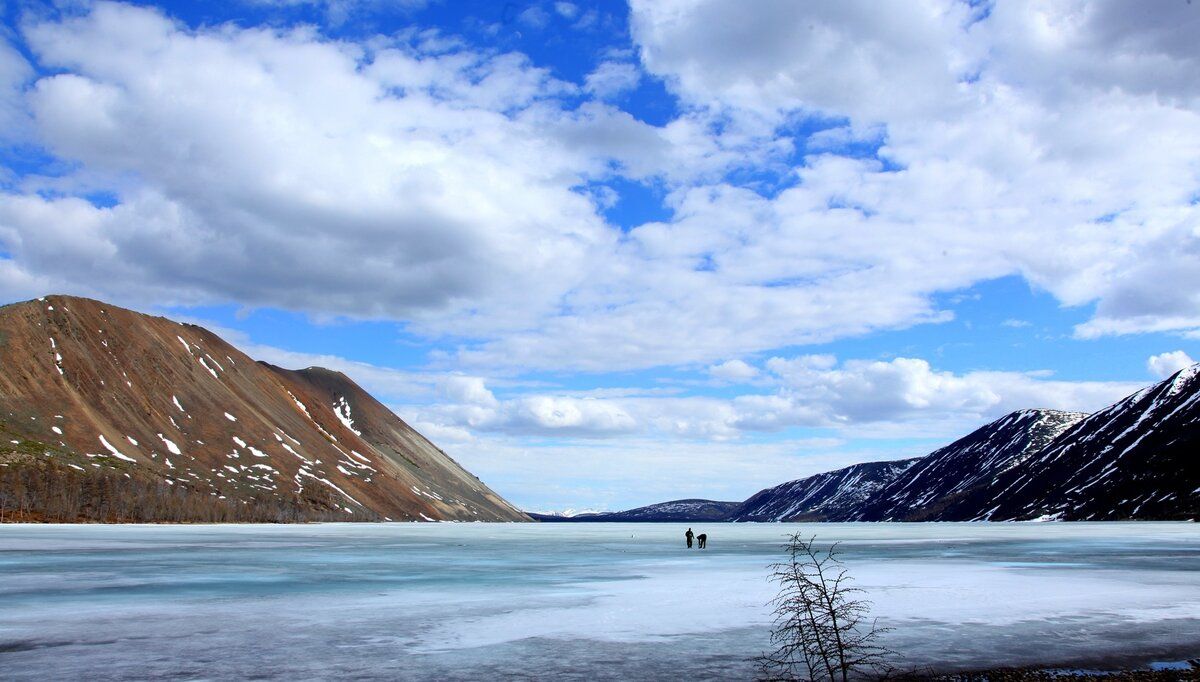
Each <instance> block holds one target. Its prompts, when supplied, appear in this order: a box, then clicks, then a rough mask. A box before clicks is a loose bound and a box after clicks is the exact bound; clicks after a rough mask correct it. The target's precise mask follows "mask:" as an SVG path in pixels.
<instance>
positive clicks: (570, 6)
mask: <svg viewBox="0 0 1200 682" xmlns="http://www.w3.org/2000/svg"><path fill="white" fill-rule="evenodd" d="M554 11H555V12H558V15H559V16H561V17H562V18H564V19H574V18H575V17H576V16H578V15H579V6H578V5H575V4H574V3H570V2H563V1H562V0H559V2H556V3H554Z"/></svg>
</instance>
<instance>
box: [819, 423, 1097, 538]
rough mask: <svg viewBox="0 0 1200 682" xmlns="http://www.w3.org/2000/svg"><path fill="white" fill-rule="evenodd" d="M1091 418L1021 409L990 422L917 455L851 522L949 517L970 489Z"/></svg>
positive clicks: (856, 511) (847, 517)
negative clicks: (927, 452) (934, 449)
mask: <svg viewBox="0 0 1200 682" xmlns="http://www.w3.org/2000/svg"><path fill="white" fill-rule="evenodd" d="M1085 417H1087V414H1085V413H1082V412H1060V411H1058V410H1020V411H1017V412H1013V413H1011V414H1008V415H1006V416H1004V417H1001V418H1000V419H997V420H996V421H994V422H991V423H990V424H986V425H985V426H983V427H980V428H979V429H976V430H975V431H973V432H971V433H970V434H968V435H966V436H964V437H963V438H960V439H958V440H957V441H955V442H953V443H951V444H950V445H947V446H946V447H944V448H941V449H939V450H936V451H934V452H932V453H930V454H929V455H926V456H925V457H922V458H920V459H918V460H915V462H914V464H913V466H912V467H911V468H909V469H908V470H907V471H905V472H904V474H903V475H902V476H899V477H897V478H896V479H895V480H893V481H891V482H889V484H888V485H885V486H882V487H881V488H879V489H878V490H876V491H875V493H874V494H873V495H872V496H871V497H870V498H869V499H864V500H863V502H862V504H860V505H858V507H857V508H856V509H854V510H853V511H851V512H850V513H849V514H846V515H844V516H841V517H838V518H839V520H847V521H921V520H948V519H947V518H946V516H947V515H949V516H951V517H955V516H959V515H961V513H957V514H956V513H955V512H954V510H955V509H956V506H955V502H956V501H957V500H958V499H959V498H960V497H962V496H963V495H964V493H965V492H966V491H970V490H973V489H974V488H975V487H976V486H978V485H980V484H986V483H990V482H992V481H993V480H995V479H996V477H998V476H999V475H1001V474H1002V473H1004V472H1005V471H1009V470H1012V469H1014V468H1017V467H1020V465H1021V464H1022V463H1023V462H1025V461H1026V460H1028V459H1029V458H1030V457H1031V456H1032V455H1033V454H1034V453H1036V452H1038V451H1039V450H1041V449H1042V448H1044V447H1046V445H1048V444H1049V443H1050V442H1051V441H1052V440H1054V439H1055V438H1056V437H1058V436H1059V434H1061V433H1062V432H1063V431H1065V430H1067V429H1068V428H1070V427H1071V426H1072V425H1074V424H1076V423H1078V422H1079V421H1080V420H1082V419H1084V418H1085Z"/></svg>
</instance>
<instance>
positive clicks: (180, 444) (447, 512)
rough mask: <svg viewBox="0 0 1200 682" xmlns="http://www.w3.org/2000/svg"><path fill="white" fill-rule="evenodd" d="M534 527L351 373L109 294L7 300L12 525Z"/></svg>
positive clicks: (6, 508)
mask: <svg viewBox="0 0 1200 682" xmlns="http://www.w3.org/2000/svg"><path fill="white" fill-rule="evenodd" d="M5 518H7V519H9V520H11V519H14V518H17V519H25V520H61V521H75V520H107V521H121V520H135V521H163V520H167V521H302V520H314V519H324V520H345V521H353V520H378V519H390V520H431V521H432V520H457V521H475V520H479V521H528V520H529V518H528V517H527V516H525V514H523V513H522V512H521V511H519V510H517V509H516V508H514V507H513V506H512V505H510V504H509V503H507V502H506V501H504V500H503V499H501V498H500V496H498V495H496V494H495V493H494V492H492V491H491V490H490V489H489V488H488V487H487V486H486V485H484V484H483V483H482V482H480V481H479V479H477V478H476V477H475V476H473V475H471V474H470V472H468V471H466V470H465V469H463V468H462V467H461V466H459V464H458V463H457V462H455V461H454V460H453V459H451V458H450V457H449V456H448V455H446V453H444V452H442V450H440V449H439V448H438V447H437V446H435V445H434V444H433V443H431V442H429V441H428V440H427V439H426V438H425V437H424V436H422V435H421V434H420V433H417V432H416V431H415V430H414V429H413V428H412V427H410V426H409V425H408V424H406V423H404V421H402V420H401V419H400V418H399V417H397V416H396V415H395V414H394V413H393V412H392V411H391V410H389V409H388V408H387V407H385V406H384V405H382V404H381V403H380V402H379V401H378V400H376V399H375V398H373V397H371V396H370V395H369V394H368V393H367V392H366V391H364V390H362V389H361V388H360V387H359V386H358V385H356V384H355V383H354V382H353V381H351V380H350V379H349V378H348V377H346V376H345V375H344V374H341V373H339V372H334V371H330V370H327V369H322V368H319V367H310V368H308V369H302V370H287V369H283V368H280V367H275V366H272V365H269V364H266V363H261V362H255V361H254V360H252V359H251V358H250V357H248V356H246V355H245V354H244V353H242V352H241V351H239V350H237V349H236V348H234V347H233V346H231V345H229V344H228V343H226V342H225V341H223V340H221V339H220V338H219V337H217V336H216V335H215V334H213V333H212V332H209V331H208V330H206V329H203V328H201V327H197V326H194V325H185V324H179V323H177V322H173V321H171V320H168V319H165V318H161V317H151V316H148V315H143V314H140V313H136V312H133V311H130V310H124V309H122V308H118V307H115V306H111V305H107V304H104V303H101V302H99V301H93V300H89V299H84V298H75V297H68V296H49V297H46V298H43V299H38V300H36V301H28V302H25V303H19V304H14V305H8V306H3V307H0V520H4V519H5Z"/></svg>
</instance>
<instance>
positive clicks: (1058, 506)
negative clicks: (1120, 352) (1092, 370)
mask: <svg viewBox="0 0 1200 682" xmlns="http://www.w3.org/2000/svg"><path fill="white" fill-rule="evenodd" d="M948 513H949V514H950V515H952V516H954V517H958V518H963V517H966V518H979V519H990V520H1009V519H1039V518H1042V519H1064V520H1120V519H1181V520H1182V519H1200V364H1195V365H1192V366H1190V367H1185V368H1184V369H1182V370H1180V371H1179V372H1177V373H1176V374H1175V375H1174V376H1172V377H1170V378H1169V379H1167V380H1165V381H1163V382H1161V383H1158V384H1155V385H1154V386H1150V387H1149V388H1146V389H1143V390H1141V391H1138V392H1137V393H1135V394H1133V395H1131V396H1129V397H1128V398H1125V399H1124V400H1122V401H1120V402H1118V403H1116V404H1115V405H1112V406H1110V407H1108V408H1105V409H1103V410H1101V411H1099V412H1097V413H1095V414H1093V415H1091V416H1089V417H1087V418H1086V419H1083V420H1081V421H1079V422H1077V423H1076V424H1074V425H1073V426H1072V427H1071V428H1070V429H1068V430H1066V431H1065V432H1063V433H1062V434H1061V435H1059V436H1058V437H1057V438H1055V439H1054V440H1052V441H1051V442H1050V443H1049V444H1048V445H1047V446H1046V447H1044V448H1042V449H1041V450H1039V451H1038V452H1037V453H1035V454H1034V455H1033V456H1031V457H1030V458H1029V459H1028V460H1027V461H1026V462H1025V463H1024V464H1023V465H1022V466H1020V467H1017V468H1014V469H1012V470H1009V471H1006V472H1004V473H1003V474H1001V475H1000V476H998V477H997V478H996V479H994V480H992V481H990V482H988V483H987V484H985V485H982V486H980V487H979V488H978V489H976V490H975V491H972V494H971V495H969V496H965V497H964V499H963V500H962V502H961V503H960V504H958V505H955V506H954V507H952V508H950V509H948Z"/></svg>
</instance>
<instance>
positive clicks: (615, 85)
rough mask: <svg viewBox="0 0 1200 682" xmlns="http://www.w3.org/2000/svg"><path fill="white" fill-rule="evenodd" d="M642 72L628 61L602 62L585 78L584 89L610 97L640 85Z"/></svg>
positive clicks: (606, 97)
mask: <svg viewBox="0 0 1200 682" xmlns="http://www.w3.org/2000/svg"><path fill="white" fill-rule="evenodd" d="M641 78H642V72H641V71H639V70H638V67H637V66H636V65H634V64H630V63H628V62H601V64H600V65H599V66H597V67H596V70H595V71H592V72H591V73H589V74H588V75H587V78H586V79H584V86H583V87H584V89H585V90H587V91H588V92H590V93H592V94H593V95H596V96H597V97H600V98H603V99H608V98H611V97H615V96H617V95H620V94H622V93H624V92H627V91H629V90H633V89H634V88H636V87H637V86H638V82H639V81H640V80H641Z"/></svg>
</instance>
